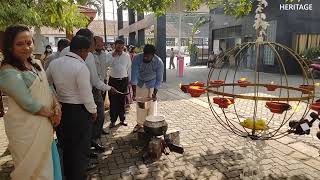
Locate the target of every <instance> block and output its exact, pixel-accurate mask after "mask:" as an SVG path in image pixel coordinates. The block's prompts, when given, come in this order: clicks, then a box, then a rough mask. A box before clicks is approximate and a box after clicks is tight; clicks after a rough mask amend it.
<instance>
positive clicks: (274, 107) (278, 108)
mask: <svg viewBox="0 0 320 180" xmlns="http://www.w3.org/2000/svg"><path fill="white" fill-rule="evenodd" d="M266 107H267V108H268V109H269V110H270V111H271V112H273V113H277V114H282V113H283V112H284V111H287V110H290V109H291V106H290V105H289V104H288V103H282V102H272V101H269V102H267V103H266Z"/></svg>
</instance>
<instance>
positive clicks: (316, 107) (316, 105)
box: [309, 102, 320, 114]
mask: <svg viewBox="0 0 320 180" xmlns="http://www.w3.org/2000/svg"><path fill="white" fill-rule="evenodd" d="M309 108H310V109H312V110H314V111H317V112H318V114H319V113H320V102H315V103H312V104H310V106H309Z"/></svg>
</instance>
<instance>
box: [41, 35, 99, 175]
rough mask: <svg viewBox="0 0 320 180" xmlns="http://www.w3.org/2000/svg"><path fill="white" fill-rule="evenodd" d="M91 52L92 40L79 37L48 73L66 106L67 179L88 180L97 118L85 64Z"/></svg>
mask: <svg viewBox="0 0 320 180" xmlns="http://www.w3.org/2000/svg"><path fill="white" fill-rule="evenodd" d="M89 51H90V41H89V40H88V38H86V37H84V36H75V37H74V38H73V39H72V41H71V44H70V52H68V53H67V54H66V56H63V57H60V58H58V59H56V60H54V61H53V62H51V64H50V65H49V67H48V69H47V71H46V73H47V78H48V82H49V84H54V85H55V88H56V92H57V97H58V100H59V101H60V103H61V105H62V118H61V130H62V149H63V168H64V175H65V177H66V179H77V180H86V178H87V177H86V169H87V166H88V162H89V161H88V157H89V151H90V141H91V128H92V121H95V120H96V118H97V106H96V104H95V102H94V99H93V95H92V88H91V84H90V72H89V70H88V68H87V66H86V63H85V62H84V59H86V58H87V56H88V53H89Z"/></svg>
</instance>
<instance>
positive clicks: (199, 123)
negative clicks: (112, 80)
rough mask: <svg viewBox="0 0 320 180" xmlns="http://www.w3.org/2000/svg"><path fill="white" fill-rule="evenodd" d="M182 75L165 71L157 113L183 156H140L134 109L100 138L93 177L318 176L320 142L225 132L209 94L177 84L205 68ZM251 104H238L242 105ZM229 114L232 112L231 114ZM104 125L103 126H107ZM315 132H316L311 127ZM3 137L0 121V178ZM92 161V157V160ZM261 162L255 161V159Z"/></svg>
mask: <svg viewBox="0 0 320 180" xmlns="http://www.w3.org/2000/svg"><path fill="white" fill-rule="evenodd" d="M187 73H188V74H186V75H185V77H184V78H181V79H176V77H175V72H174V71H169V72H168V82H167V83H166V84H165V85H164V88H163V89H162V90H161V91H160V92H159V93H160V94H159V99H160V102H159V104H158V108H159V113H161V114H163V115H164V116H165V117H166V120H167V122H168V124H169V129H177V130H180V133H181V134H180V137H181V144H182V145H183V147H184V149H185V153H184V154H183V155H179V154H176V153H171V154H170V155H167V156H165V155H162V157H161V159H160V160H158V161H155V162H153V161H151V160H150V159H144V158H143V156H142V155H143V152H141V147H140V146H138V144H137V141H136V139H137V137H136V135H135V134H133V133H132V129H133V127H134V125H135V108H134V106H133V107H132V110H131V111H130V113H129V114H128V123H129V126H128V127H120V126H117V127H116V128H114V129H113V130H112V131H111V134H110V135H107V136H104V137H103V138H102V139H101V142H102V143H103V144H104V145H105V146H106V147H107V151H106V152H105V153H103V154H101V155H100V156H99V159H98V161H96V163H97V168H95V169H94V170H92V171H90V172H89V173H90V178H91V179H97V180H99V179H103V180H109V179H213V180H215V179H217V180H219V179H240V177H242V175H243V174H244V176H250V177H253V176H254V175H255V176H256V178H257V179H320V157H319V152H318V149H319V148H320V140H318V139H317V138H314V137H312V136H303V137H296V136H293V135H290V136H287V137H285V138H282V139H279V140H270V141H265V144H263V143H259V142H257V141H255V142H252V141H248V140H247V139H245V138H241V137H238V136H235V135H233V134H232V133H230V132H229V131H226V130H225V129H224V128H222V126H221V125H220V124H218V123H217V121H216V120H215V119H214V118H213V115H212V113H211V111H210V109H209V108H208V103H207V98H206V97H205V96H203V97H200V98H197V99H195V98H190V97H189V96H188V95H187V94H183V93H181V92H180V91H179V90H178V88H177V84H178V83H179V82H190V81H195V80H202V81H203V80H205V79H206V75H207V69H205V68H202V69H199V68H198V69H196V68H193V69H188V71H187ZM248 106H250V103H245V102H242V103H241V105H240V106H239V107H238V108H239V109H240V110H241V109H242V110H243V109H244V110H243V111H244V112H243V113H244V114H245V113H246V112H248V111H247V110H246V109H250V108H247V107H248ZM230 115H231V114H230ZM106 125H107V124H106ZM315 126H316V127H314V129H313V132H315V131H316V129H317V125H315ZM6 147H7V140H6V137H5V135H4V128H3V121H1V120H0V179H6V178H8V173H9V172H10V170H11V169H12V162H11V161H10V160H11V158H10V156H8V155H7V153H5V154H4V155H2V154H3V153H4V152H5V151H6ZM93 162H95V161H93ZM257 162H259V163H257Z"/></svg>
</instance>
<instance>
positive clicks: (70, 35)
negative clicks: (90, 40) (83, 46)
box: [66, 31, 73, 41]
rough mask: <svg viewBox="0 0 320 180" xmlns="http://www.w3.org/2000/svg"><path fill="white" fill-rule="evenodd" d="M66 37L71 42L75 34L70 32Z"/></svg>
mask: <svg viewBox="0 0 320 180" xmlns="http://www.w3.org/2000/svg"><path fill="white" fill-rule="evenodd" d="M66 37H67V39H69V40H70V41H71V39H72V38H73V33H72V32H70V31H66Z"/></svg>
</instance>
